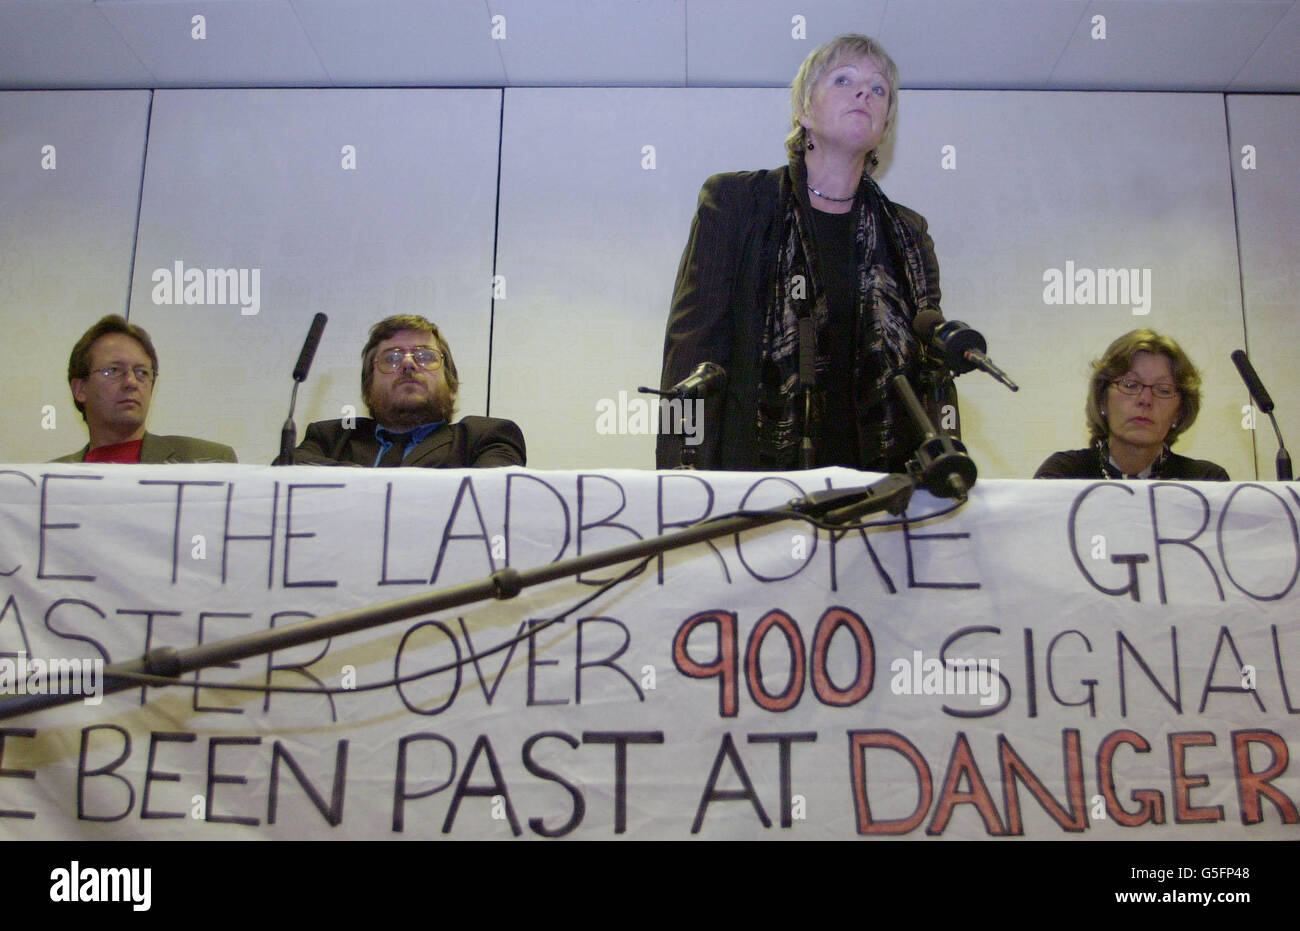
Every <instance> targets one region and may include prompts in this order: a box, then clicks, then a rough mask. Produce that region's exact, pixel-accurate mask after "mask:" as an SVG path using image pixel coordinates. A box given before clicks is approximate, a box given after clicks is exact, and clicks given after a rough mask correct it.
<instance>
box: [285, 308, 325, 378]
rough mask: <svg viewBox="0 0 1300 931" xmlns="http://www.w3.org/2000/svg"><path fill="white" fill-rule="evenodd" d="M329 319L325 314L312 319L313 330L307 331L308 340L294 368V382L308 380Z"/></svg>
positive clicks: (303, 345) (304, 343)
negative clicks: (308, 373)
mask: <svg viewBox="0 0 1300 931" xmlns="http://www.w3.org/2000/svg"><path fill="white" fill-rule="evenodd" d="M328 319H329V318H328V317H326V316H325V315H324V314H317V315H316V316H315V317H313V318H312V321H311V329H309V330H308V331H307V339H306V340H305V341H304V342H303V344H302V352H300V353H299V354H298V364H297V365H295V366H294V367H293V380H294V381H299V382H300V381H306V380H307V372H308V371H309V370H310V369H311V360H312V359H314V358H315V357H316V347H317V346H319V345H320V338H321V334H322V333H324V332H325V322H326V321H327V320H328Z"/></svg>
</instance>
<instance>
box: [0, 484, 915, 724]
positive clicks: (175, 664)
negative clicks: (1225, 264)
mask: <svg viewBox="0 0 1300 931" xmlns="http://www.w3.org/2000/svg"><path fill="white" fill-rule="evenodd" d="M915 488H916V481H915V479H914V478H913V477H912V476H910V475H899V474H893V475H889V476H887V477H885V478H883V479H881V480H879V481H877V482H875V483H874V484H872V485H868V486H866V487H859V488H847V489H830V490H827V491H818V492H813V493H812V494H809V495H806V496H804V497H803V498H796V499H794V500H793V501H791V502H789V503H788V504H787V505H786V506H785V507H784V508H782V509H780V510H775V509H772V510H765V511H755V512H752V513H747V514H744V515H737V516H733V517H723V518H719V519H718V520H713V521H706V522H705V523H702V524H697V525H696V526H694V527H687V528H684V529H682V530H680V531H677V532H675V533H670V534H664V535H662V536H658V537H652V538H650V539H648V540H641V541H638V542H636V543H629V544H626V545H624V546H618V547H613V548H611V549H608V550H603V551H601V552H598V553H591V554H589V555H586V556H575V557H573V558H571V559H565V560H561V561H559V562H555V563H550V564H547V565H545V566H539V567H538V568H536V569H524V570H519V569H512V568H506V569H501V570H499V571H497V572H494V573H492V574H491V575H490V576H488V577H487V578H484V579H480V580H478V581H476V582H467V583H464V584H461V585H455V586H452V587H449V588H444V589H440V590H438V591H436V592H427V593H425V594H420V595H412V596H410V597H407V598H400V599H397V600H395V601H389V602H385V603H383V604H378V605H372V606H370V607H364V608H354V609H353V610H351V611H343V612H341V613H338V614H331V615H328V616H326V617H319V618H314V619H312V620H308V621H303V622H302V623H300V624H294V625H293V626H291V627H284V628H280V629H278V630H275V629H269V630H263V631H258V632H256V633H252V634H246V635H244V636H242V637H233V638H231V639H229V640H224V641H219V642H215V643H210V644H201V645H199V646H195V647H187V648H185V649H183V650H178V649H176V648H175V647H158V648H156V649H153V650H150V651H149V652H148V653H146V654H145V655H144V656H143V657H141V658H140V659H137V660H130V661H127V662H123V663H114V664H112V665H109V666H105V667H104V672H103V677H102V682H103V689H102V692H103V694H105V695H110V694H113V693H115V692H122V691H125V690H127V689H132V688H139V687H140V686H141V684H142V683H140V682H139V681H136V680H133V679H130V678H125V676H132V675H134V676H138V675H141V674H144V675H150V676H159V677H163V678H172V679H175V678H178V677H179V676H181V675H182V674H184V673H187V672H193V671H194V670H196V669H204V668H207V667H209V666H220V665H222V664H223V663H231V662H235V661H236V660H241V659H248V658H249V657H252V656H258V655H261V654H265V653H269V652H272V651H275V650H286V649H288V648H290V647H295V646H299V645H301V644H304V643H311V642H313V641H317V640H324V639H326V638H327V637H339V636H342V635H344V634H350V633H354V632H356V631H360V630H367V629H369V628H373V627H379V626H381V625H383V624H387V623H389V622H390V621H399V620H403V619H406V618H412V617H418V616H420V615H423V614H431V613H434V612H438V611H446V610H448V609H450V608H458V607H461V606H462V605H467V604H473V603H474V602H477V601H486V600H487V599H489V598H495V599H498V600H506V599H509V598H513V597H515V596H516V595H518V594H519V593H520V592H521V591H523V590H524V589H525V588H529V587H531V586H534V585H541V584H543V583H545V582H552V581H555V580H556V579H562V578H565V577H567V576H571V575H577V574H580V573H583V572H590V571H592V570H594V569H602V568H604V567H606V566H612V565H616V564H618V563H621V562H627V561H628V560H632V559H641V558H645V557H647V556H656V555H659V554H660V553H664V552H667V551H668V550H673V549H678V548H680V547H683V546H690V545H691V544H693V543H699V542H701V541H704V540H711V539H713V538H715V537H723V536H729V535H731V534H738V533H742V532H744V531H746V530H751V529H754V528H756V527H762V526H765V525H767V524H774V523H777V522H779V521H783V520H788V519H790V513H789V511H790V510H791V509H793V510H795V511H798V512H799V513H801V514H805V515H808V516H810V517H816V518H819V519H821V520H823V521H825V522H827V523H835V524H838V523H845V522H848V521H851V520H854V519H856V518H858V517H860V516H862V515H864V514H868V513H871V512H873V511H880V510H888V511H890V512H891V513H893V514H901V513H903V511H905V510H906V509H907V505H908V502H909V501H910V500H911V497H912V492H913V490H914V489H915ZM81 699H82V696H81V695H75V694H74V695H64V694H59V695H49V694H43V695H10V696H3V697H0V719H4V718H11V717H14V716H16V715H20V714H25V713H27V712H30V711H36V710H39V709H41V708H49V707H53V706H56V705H64V704H70V703H72V702H77V701H81Z"/></svg>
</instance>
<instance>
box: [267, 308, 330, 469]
mask: <svg viewBox="0 0 1300 931" xmlns="http://www.w3.org/2000/svg"><path fill="white" fill-rule="evenodd" d="M328 320H329V318H328V317H326V316H325V315H324V314H317V315H316V316H315V317H313V318H312V321H311V327H310V328H309V329H308V330H307V338H306V339H305V340H304V341H303V344H302V352H300V353H298V364H297V365H295V366H294V367H293V394H292V395H290V397H289V416H288V417H287V418H286V419H285V421H284V426H283V427H281V428H280V455H278V456H276V457H275V461H274V462H273V463H271V465H278V466H281V465H293V448H294V447H295V446H297V445H298V428H297V427H296V426H294V423H293V409H294V407H295V406H296V405H297V403H298V386H299V385H300V384H302V383H303V382H304V381H306V380H307V372H308V371H309V370H310V369H311V362H312V359H313V358H314V357H315V356H316V347H317V346H319V345H320V338H321V334H322V333H324V332H325V323H326V321H328Z"/></svg>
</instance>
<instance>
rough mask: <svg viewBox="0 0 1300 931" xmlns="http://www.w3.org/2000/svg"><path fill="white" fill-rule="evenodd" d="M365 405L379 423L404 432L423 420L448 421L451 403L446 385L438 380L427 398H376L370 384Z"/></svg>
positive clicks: (431, 421) (420, 423) (424, 422)
mask: <svg viewBox="0 0 1300 931" xmlns="http://www.w3.org/2000/svg"><path fill="white" fill-rule="evenodd" d="M366 407H367V408H369V410H370V416H371V417H373V418H374V419H375V420H376V421H378V422H379V425H380V426H382V427H387V428H388V429H390V430H397V431H406V430H413V429H415V428H416V427H419V426H422V425H424V424H426V423H437V422H439V421H443V422H447V421H449V420H451V414H452V407H453V405H452V397H451V393H450V392H449V391H448V390H447V385H446V384H445V383H444V382H443V381H442V380H441V379H439V380H438V382H437V384H435V385H433V388H432V394H431V396H430V397H428V398H406V399H402V398H393V397H391V396H390V397H386V398H385V397H380V396H379V394H378V392H376V391H375V390H374V386H373V385H372V386H371V390H370V391H369V392H368V394H367V397H366Z"/></svg>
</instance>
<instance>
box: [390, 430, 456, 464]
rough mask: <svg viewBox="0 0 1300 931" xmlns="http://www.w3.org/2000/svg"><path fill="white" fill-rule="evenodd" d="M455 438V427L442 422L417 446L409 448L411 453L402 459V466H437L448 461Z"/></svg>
mask: <svg viewBox="0 0 1300 931" xmlns="http://www.w3.org/2000/svg"><path fill="white" fill-rule="evenodd" d="M455 438H456V432H455V427H454V425H453V424H443V425H442V426H441V427H439V428H438V429H437V430H434V431H433V433H431V434H429V435H428V436H426V437H425V438H424V442H422V443H421V444H420V445H419V446H417V447H415V449H413V450H411V454H410V455H409V456H407V457H406V459H404V460H403V461H402V466H403V467H404V468H405V467H407V466H423V467H424V468H430V467H437V466H440V465H443V464H445V463H447V462H449V461H450V459H451V454H452V447H453V446H454V443H453V440H455Z"/></svg>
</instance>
